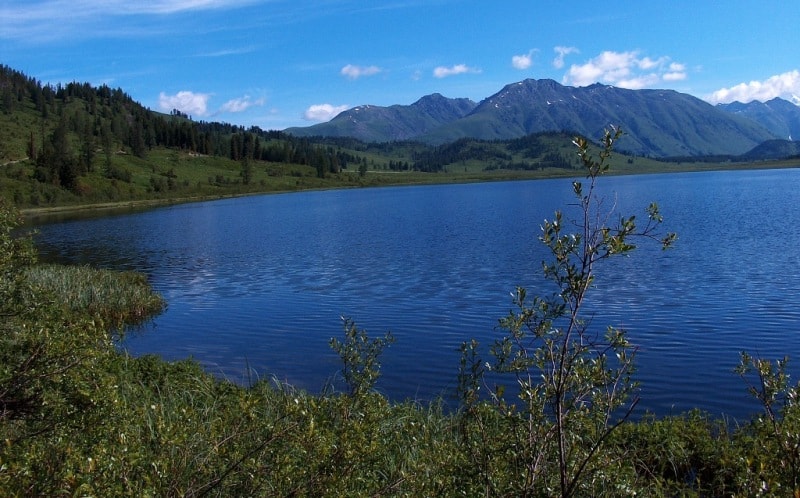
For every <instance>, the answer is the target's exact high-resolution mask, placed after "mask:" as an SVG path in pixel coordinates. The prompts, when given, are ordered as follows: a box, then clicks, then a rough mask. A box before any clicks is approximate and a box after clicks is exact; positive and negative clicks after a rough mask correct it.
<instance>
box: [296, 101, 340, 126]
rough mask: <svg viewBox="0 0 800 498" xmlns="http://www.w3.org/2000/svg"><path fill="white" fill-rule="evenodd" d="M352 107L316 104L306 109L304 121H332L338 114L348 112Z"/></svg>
mask: <svg viewBox="0 0 800 498" xmlns="http://www.w3.org/2000/svg"><path fill="white" fill-rule="evenodd" d="M349 107H350V106H347V105H337V106H334V105H331V104H314V105H312V106H310V107H309V108H308V109H306V112H304V113H303V119H305V120H306V121H320V122H323V121H330V120H331V119H333V118H334V117H335V116H336V115H337V114H339V113H340V112H342V111H346V110H347V109H348V108H349Z"/></svg>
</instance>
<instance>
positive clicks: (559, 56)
mask: <svg viewBox="0 0 800 498" xmlns="http://www.w3.org/2000/svg"><path fill="white" fill-rule="evenodd" d="M553 51H554V52H555V53H556V57H555V59H553V67H555V68H556V69H561V68H562V67H564V57H566V56H568V55H569V54H577V53H578V52H579V50H578V49H577V48H575V47H563V46H560V45H559V46H557V47H554V48H553Z"/></svg>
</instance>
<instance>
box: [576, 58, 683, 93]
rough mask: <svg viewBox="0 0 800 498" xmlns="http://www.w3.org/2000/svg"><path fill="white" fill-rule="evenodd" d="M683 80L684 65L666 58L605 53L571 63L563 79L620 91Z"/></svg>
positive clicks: (578, 84)
mask: <svg viewBox="0 0 800 498" xmlns="http://www.w3.org/2000/svg"><path fill="white" fill-rule="evenodd" d="M684 79H686V66H685V65H684V64H681V63H677V62H670V59H669V57H666V56H665V57H658V58H656V59H652V58H650V57H639V53H638V52H636V51H629V52H614V51H610V50H607V51H605V52H603V53H601V54H600V55H598V56H597V57H595V58H593V59H591V60H589V61H588V62H586V63H585V64H573V65H572V66H570V68H569V71H567V74H566V75H565V76H564V83H565V84H570V85H574V86H586V85H591V84H592V83H597V82H600V83H606V84H610V85H615V86H618V87H621V88H630V89H640V88H646V87H650V86H654V85H657V84H659V83H661V82H664V81H679V80H684Z"/></svg>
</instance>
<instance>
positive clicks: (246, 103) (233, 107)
mask: <svg viewBox="0 0 800 498" xmlns="http://www.w3.org/2000/svg"><path fill="white" fill-rule="evenodd" d="M264 102H265V101H264V99H263V98H262V99H257V100H251V99H250V96H249V95H245V96H244V97H241V98H238V99H231V100H229V101H227V102H225V103H224V104H222V106H221V107H220V108H219V112H231V113H234V112H244V111H246V110H248V109H249V108H251V107H254V106H262V105H264Z"/></svg>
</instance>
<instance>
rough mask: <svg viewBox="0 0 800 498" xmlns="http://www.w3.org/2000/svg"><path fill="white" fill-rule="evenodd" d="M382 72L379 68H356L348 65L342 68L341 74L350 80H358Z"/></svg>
mask: <svg viewBox="0 0 800 498" xmlns="http://www.w3.org/2000/svg"><path fill="white" fill-rule="evenodd" d="M380 72H381V68H379V67H378V66H354V65H352V64H348V65H346V66H345V67H343V68H342V70H341V71H340V74H341V75H342V76H346V77H347V78H348V79H351V80H356V79H358V78H360V77H362V76H372V75H375V74H378V73H380Z"/></svg>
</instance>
